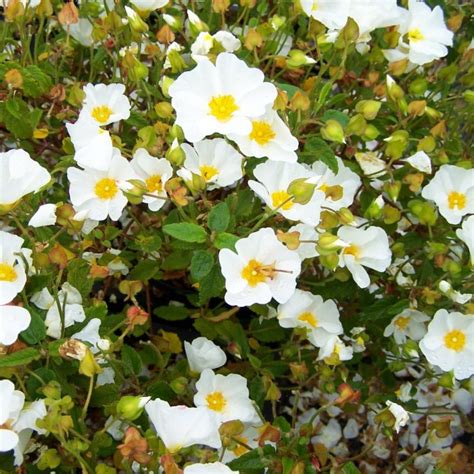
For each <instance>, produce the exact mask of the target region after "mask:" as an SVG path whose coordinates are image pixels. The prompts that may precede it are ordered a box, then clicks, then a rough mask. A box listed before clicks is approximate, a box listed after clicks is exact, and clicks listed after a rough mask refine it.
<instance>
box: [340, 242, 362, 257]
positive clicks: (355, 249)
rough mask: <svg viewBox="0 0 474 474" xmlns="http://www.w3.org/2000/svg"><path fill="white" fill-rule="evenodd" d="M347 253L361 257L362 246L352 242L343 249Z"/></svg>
mask: <svg viewBox="0 0 474 474" xmlns="http://www.w3.org/2000/svg"><path fill="white" fill-rule="evenodd" d="M343 253H345V254H346V255H353V256H354V257H355V258H356V259H357V258H359V257H360V248H359V247H358V246H357V245H354V244H351V245H349V247H346V248H345V249H344V250H343Z"/></svg>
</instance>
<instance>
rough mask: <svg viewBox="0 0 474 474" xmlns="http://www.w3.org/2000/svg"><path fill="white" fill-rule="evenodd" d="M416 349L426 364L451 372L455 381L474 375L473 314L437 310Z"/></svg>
mask: <svg viewBox="0 0 474 474" xmlns="http://www.w3.org/2000/svg"><path fill="white" fill-rule="evenodd" d="M420 349H421V352H423V354H424V355H425V357H426V358H427V359H428V362H429V363H430V364H433V365H436V366H438V367H439V368H440V369H441V370H443V371H444V372H449V371H451V370H452V371H454V376H455V377H456V378H457V379H458V380H462V379H466V378H468V377H470V376H471V375H472V374H474V315H471V314H467V315H464V314H462V313H458V312H448V311H446V310H445V309H440V310H438V311H437V312H436V314H435V315H434V317H433V319H432V320H431V322H430V324H429V325H428V332H427V333H426V335H425V336H424V337H423V339H422V340H421V341H420Z"/></svg>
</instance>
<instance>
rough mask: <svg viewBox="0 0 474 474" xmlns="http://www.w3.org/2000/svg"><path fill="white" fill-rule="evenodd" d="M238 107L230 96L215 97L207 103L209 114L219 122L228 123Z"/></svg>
mask: <svg viewBox="0 0 474 474" xmlns="http://www.w3.org/2000/svg"><path fill="white" fill-rule="evenodd" d="M236 110H239V106H238V105H237V104H236V103H235V99H234V97H233V96H231V95H216V96H214V97H213V98H212V99H211V100H210V101H209V113H210V114H211V115H213V116H214V117H215V118H216V119H217V120H219V122H228V121H229V120H230V119H231V118H232V115H233V114H234V112H235V111H236Z"/></svg>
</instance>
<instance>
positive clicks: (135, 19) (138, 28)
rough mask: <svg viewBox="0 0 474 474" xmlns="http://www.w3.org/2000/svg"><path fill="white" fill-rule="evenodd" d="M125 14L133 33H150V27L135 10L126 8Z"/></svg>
mask: <svg viewBox="0 0 474 474" xmlns="http://www.w3.org/2000/svg"><path fill="white" fill-rule="evenodd" d="M125 12H126V14H127V17H128V21H129V24H130V27H131V28H132V30H133V31H135V32H136V33H145V32H146V31H148V25H147V24H146V23H145V22H144V21H143V20H142V19H141V17H140V15H139V14H138V13H137V12H136V11H135V10H134V9H133V8H130V7H127V6H125Z"/></svg>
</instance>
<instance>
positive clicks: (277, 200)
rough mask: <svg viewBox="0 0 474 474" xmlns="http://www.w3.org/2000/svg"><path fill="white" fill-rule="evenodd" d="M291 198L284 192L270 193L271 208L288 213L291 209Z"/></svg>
mask: <svg viewBox="0 0 474 474" xmlns="http://www.w3.org/2000/svg"><path fill="white" fill-rule="evenodd" d="M290 198H291V196H290V195H289V194H288V193H287V192H286V191H275V192H274V193H272V206H273V207H274V208H277V207H278V208H280V209H283V210H284V211H288V210H289V209H291V208H292V207H293V202H292V201H291V199H290Z"/></svg>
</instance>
